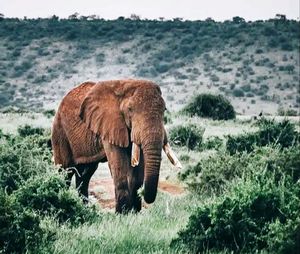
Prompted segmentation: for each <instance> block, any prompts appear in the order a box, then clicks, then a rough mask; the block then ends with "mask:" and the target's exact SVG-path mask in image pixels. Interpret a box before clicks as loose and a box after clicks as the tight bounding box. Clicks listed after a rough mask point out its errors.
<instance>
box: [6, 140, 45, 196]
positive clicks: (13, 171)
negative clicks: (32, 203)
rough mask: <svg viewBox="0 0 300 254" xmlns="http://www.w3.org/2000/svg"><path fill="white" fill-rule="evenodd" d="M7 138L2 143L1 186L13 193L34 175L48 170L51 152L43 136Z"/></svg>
mask: <svg viewBox="0 0 300 254" xmlns="http://www.w3.org/2000/svg"><path fill="white" fill-rule="evenodd" d="M7 139H8V141H6V142H3V143H1V144H0V188H2V189H6V191H7V192H8V193H11V192H12V191H14V190H16V189H18V188H19V187H20V186H22V184H23V182H24V181H27V180H28V179H29V178H30V177H31V176H32V175H39V174H42V173H45V172H47V170H48V169H49V163H50V160H51V153H50V151H49V149H47V148H46V147H47V145H46V144H45V143H44V140H43V138H42V137H38V136H31V137H27V138H25V139H20V138H18V137H13V136H8V137H7ZM41 139H42V141H41ZM40 142H42V144H41V143H40Z"/></svg>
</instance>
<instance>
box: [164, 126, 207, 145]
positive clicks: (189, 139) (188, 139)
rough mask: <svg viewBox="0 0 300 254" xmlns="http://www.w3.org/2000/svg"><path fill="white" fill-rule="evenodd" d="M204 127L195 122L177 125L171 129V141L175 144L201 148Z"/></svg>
mask: <svg viewBox="0 0 300 254" xmlns="http://www.w3.org/2000/svg"><path fill="white" fill-rule="evenodd" d="M203 133H204V129H202V128H200V127H197V126H196V125H194V124H187V125H183V126H176V127H174V128H172V129H171V130H170V131H169V138H170V141H171V142H172V143H173V144H174V145H178V146H186V147H187V148H188V149H191V150H193V149H195V148H200V146H201V143H202V138H203Z"/></svg>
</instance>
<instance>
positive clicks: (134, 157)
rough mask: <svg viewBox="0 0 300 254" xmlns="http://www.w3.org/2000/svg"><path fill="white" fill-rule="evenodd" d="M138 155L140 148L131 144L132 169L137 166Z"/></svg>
mask: <svg viewBox="0 0 300 254" xmlns="http://www.w3.org/2000/svg"><path fill="white" fill-rule="evenodd" d="M140 153H141V149H140V147H139V146H138V145H137V144H135V143H132V151H131V166H132V167H136V166H137V165H139V162H140Z"/></svg>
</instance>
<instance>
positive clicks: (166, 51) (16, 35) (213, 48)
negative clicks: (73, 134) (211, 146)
mask: <svg viewBox="0 0 300 254" xmlns="http://www.w3.org/2000/svg"><path fill="white" fill-rule="evenodd" d="M299 35H300V32H299V22H298V21H293V20H285V19H272V20H268V21H255V22H245V21H244V20H243V19H242V18H239V17H235V18H233V20H232V21H225V22H215V21H213V20H212V19H207V20H206V21H182V20H180V19H174V20H172V21H168V20H167V21H158V20H140V19H138V18H136V19H125V18H122V17H120V18H119V19H117V20H103V19H95V18H93V17H90V18H86V17H81V18H78V17H76V16H73V17H70V18H69V19H58V17H56V16H53V17H52V18H49V19H23V20H19V19H12V18H2V19H1V20H0V49H1V50H0V89H1V93H0V107H1V108H3V107H7V106H10V105H14V106H18V107H24V108H29V109H34V110H40V109H42V108H45V107H46V108H56V106H57V104H58V101H59V100H60V99H61V97H62V96H63V94H64V93H65V92H67V91H68V90H69V89H70V88H71V87H73V86H75V85H76V84H79V83H80V82H83V81H85V80H87V79H90V80H104V79H116V78H124V77H131V78H136V77H139V78H147V79H152V80H155V81H157V82H158V83H159V84H160V85H161V86H162V90H163V93H164V97H165V98H166V100H167V104H168V107H169V108H171V110H174V109H175V110H176V109H179V108H182V107H183V106H184V105H185V104H186V103H187V101H188V100H189V98H190V97H191V96H192V94H194V93H195V92H204V91H205V92H207V91H211V92H212V93H221V94H225V95H227V96H229V97H231V100H232V102H233V104H234V106H235V108H236V110H237V112H238V113H259V112H260V111H261V109H263V110H264V111H265V112H267V113H276V112H277V110H278V108H279V107H283V108H284V109H288V108H291V109H296V108H297V107H299V100H300V99H299V96H298V95H297V89H299V88H298V87H297V86H298V84H299V58H298V55H299V48H298V46H299Z"/></svg>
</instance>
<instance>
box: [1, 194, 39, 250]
mask: <svg viewBox="0 0 300 254" xmlns="http://www.w3.org/2000/svg"><path fill="white" fill-rule="evenodd" d="M0 225H1V230H0V252H1V253H23V252H25V250H31V251H33V250H34V249H35V248H36V247H37V246H38V244H39V242H40V240H41V239H42V236H43V235H44V234H45V232H44V231H43V229H42V228H41V227H40V218H39V217H38V215H37V214H36V213H34V212H32V211H30V210H28V209H26V208H23V207H20V206H19V205H18V203H17V202H16V201H15V198H14V197H12V196H9V195H7V194H6V193H5V192H4V191H3V190H2V189H0Z"/></svg>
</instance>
